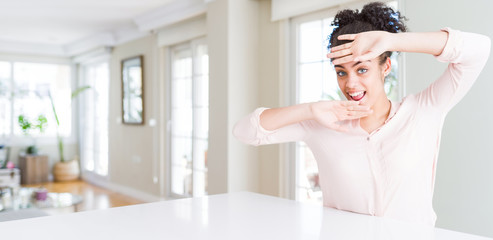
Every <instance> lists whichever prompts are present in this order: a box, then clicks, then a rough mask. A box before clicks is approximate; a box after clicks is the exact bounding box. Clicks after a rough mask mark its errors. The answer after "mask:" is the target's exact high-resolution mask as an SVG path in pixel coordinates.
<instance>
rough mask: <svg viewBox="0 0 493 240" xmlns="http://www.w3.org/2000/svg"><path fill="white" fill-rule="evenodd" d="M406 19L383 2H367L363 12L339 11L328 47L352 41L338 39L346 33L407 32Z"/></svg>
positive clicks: (387, 53)
mask: <svg viewBox="0 0 493 240" xmlns="http://www.w3.org/2000/svg"><path fill="white" fill-rule="evenodd" d="M405 20H407V19H406V18H405V17H404V16H402V15H401V13H400V12H399V11H394V9H392V8H391V7H388V6H386V5H385V4H384V3H381V2H372V3H369V4H366V5H365V6H364V7H363V9H362V10H361V12H359V11H358V10H350V9H345V10H342V11H339V12H338V13H337V14H336V16H335V18H334V21H333V22H332V26H335V28H334V30H333V32H332V34H330V37H329V45H328V46H327V48H328V49H329V50H330V48H331V47H335V46H338V45H341V44H344V43H347V42H350V41H348V40H339V39H337V37H338V36H340V35H344V34H355V33H361V32H367V31H387V32H391V33H398V32H406V30H407V28H406V25H405V24H404V21H405ZM383 55H384V56H386V57H390V56H391V55H392V53H391V52H386V53H384V54H383ZM385 59H386V58H383V59H382V60H383V61H382V62H385Z"/></svg>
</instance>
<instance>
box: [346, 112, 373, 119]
mask: <svg viewBox="0 0 493 240" xmlns="http://www.w3.org/2000/svg"><path fill="white" fill-rule="evenodd" d="M371 113H372V111H361V112H355V111H353V112H349V115H348V116H347V120H351V119H358V118H362V117H367V116H369V115H370V114H371Z"/></svg>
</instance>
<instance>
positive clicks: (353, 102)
mask: <svg viewBox="0 0 493 240" xmlns="http://www.w3.org/2000/svg"><path fill="white" fill-rule="evenodd" d="M340 103H341V105H342V106H344V107H350V106H357V105H359V102H356V101H340Z"/></svg>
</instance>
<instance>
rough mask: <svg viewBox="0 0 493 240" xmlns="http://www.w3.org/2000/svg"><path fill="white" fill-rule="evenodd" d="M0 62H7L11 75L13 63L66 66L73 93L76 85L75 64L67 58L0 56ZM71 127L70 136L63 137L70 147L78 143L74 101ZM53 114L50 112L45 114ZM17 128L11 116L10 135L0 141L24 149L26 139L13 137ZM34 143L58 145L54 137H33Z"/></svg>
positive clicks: (72, 103) (0, 137) (12, 81)
mask: <svg viewBox="0 0 493 240" xmlns="http://www.w3.org/2000/svg"><path fill="white" fill-rule="evenodd" d="M0 61H2V62H9V63H10V64H11V69H12V70H11V71H12V73H11V74H13V70H14V63H16V62H18V63H33V64H56V65H66V66H68V67H69V68H70V79H69V81H70V88H71V91H73V90H74V89H76V88H75V86H76V84H77V77H76V76H77V73H76V69H77V68H76V66H75V64H74V63H73V62H72V61H71V60H70V59H68V58H57V57H36V56H19V55H2V56H0ZM13 83H14V76H13V75H12V76H11V84H13ZM10 103H11V111H12V109H13V101H12V99H10ZM71 109H72V111H71V126H70V135H69V136H66V137H63V140H64V143H65V144H66V145H72V144H77V143H78V127H77V126H78V125H77V124H78V121H77V117H78V111H77V105H76V101H72V102H71ZM48 114H53V113H52V112H49V113H47V114H46V115H48ZM16 126H17V121H16V120H15V117H14V116H11V130H12V132H11V133H10V135H5V136H0V139H4V140H7V141H8V145H9V146H11V147H24V146H26V140H27V137H25V136H19V135H15V134H14V132H13V129H14V128H15V127H16ZM33 138H34V139H35V140H36V143H37V144H39V143H41V142H42V143H43V145H56V144H58V141H57V137H56V136H43V135H41V136H34V137H33Z"/></svg>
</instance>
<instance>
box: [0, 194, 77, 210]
mask: <svg viewBox="0 0 493 240" xmlns="http://www.w3.org/2000/svg"><path fill="white" fill-rule="evenodd" d="M36 190H37V188H19V189H15V188H10V193H9V192H8V191H6V190H5V188H4V189H3V194H2V196H1V198H0V205H1V207H0V214H2V213H7V212H11V211H21V210H25V209H38V210H41V211H47V210H48V211H49V210H53V209H60V208H68V207H73V209H74V212H77V210H78V209H77V206H78V205H79V204H80V203H82V201H83V198H82V196H80V195H77V194H72V193H52V192H49V193H48V194H47V197H46V199H45V200H36V199H35V198H34V197H33V195H34V192H35V191H36ZM16 214H18V213H16Z"/></svg>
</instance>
